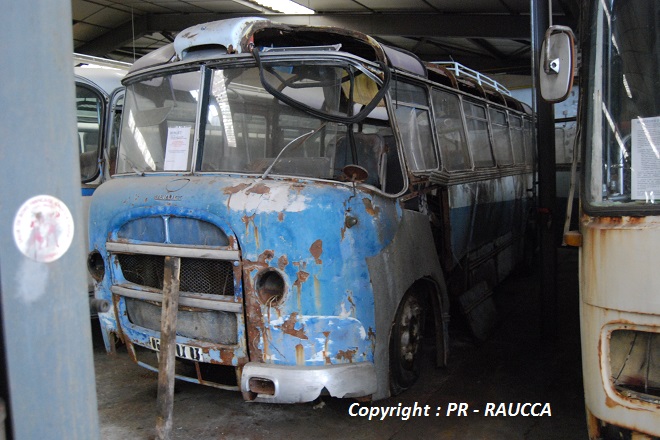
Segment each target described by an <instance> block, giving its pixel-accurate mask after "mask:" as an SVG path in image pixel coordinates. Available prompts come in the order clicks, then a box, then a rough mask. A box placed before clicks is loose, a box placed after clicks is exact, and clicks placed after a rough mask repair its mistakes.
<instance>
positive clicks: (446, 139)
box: [431, 89, 471, 171]
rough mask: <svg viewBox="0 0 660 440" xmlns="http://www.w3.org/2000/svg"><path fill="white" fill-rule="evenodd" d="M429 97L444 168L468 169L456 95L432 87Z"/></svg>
mask: <svg viewBox="0 0 660 440" xmlns="http://www.w3.org/2000/svg"><path fill="white" fill-rule="evenodd" d="M431 99H432V101H433V114H434V118H435V126H436V131H437V133H438V144H439V145H440V153H441V155H442V160H443V163H444V165H445V168H446V169H447V170H448V171H459V170H465V169H470V168H471V164H470V155H469V153H468V148H467V141H466V140H465V129H464V127H463V119H462V118H461V108H460V105H459V100H458V96H456V95H453V94H451V93H447V92H444V91H441V90H437V89H433V90H432V91H431Z"/></svg>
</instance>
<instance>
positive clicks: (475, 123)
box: [463, 101, 495, 168]
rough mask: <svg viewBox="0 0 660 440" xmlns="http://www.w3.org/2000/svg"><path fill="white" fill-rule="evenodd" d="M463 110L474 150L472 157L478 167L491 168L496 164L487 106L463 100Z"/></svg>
mask: <svg viewBox="0 0 660 440" xmlns="http://www.w3.org/2000/svg"><path fill="white" fill-rule="evenodd" d="M463 111H464V112H465V121H466V123H467V132H468V143H469V146H470V151H471V152H472V159H473V160H474V166H475V167H476V168H489V167H494V166H495V161H494V160H493V151H492V149H491V145H490V136H489V135H488V119H486V108H485V107H484V106H483V105H478V104H475V103H472V102H468V101H463Z"/></svg>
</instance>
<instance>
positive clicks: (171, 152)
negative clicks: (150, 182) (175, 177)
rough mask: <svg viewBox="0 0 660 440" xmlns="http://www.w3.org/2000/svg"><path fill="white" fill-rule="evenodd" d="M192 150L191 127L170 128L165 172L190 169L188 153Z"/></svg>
mask: <svg viewBox="0 0 660 440" xmlns="http://www.w3.org/2000/svg"><path fill="white" fill-rule="evenodd" d="M189 150H190V127H168V129H167V145H166V146H165V164H164V166H163V169H164V170H165V171H181V170H186V169H188V151H189Z"/></svg>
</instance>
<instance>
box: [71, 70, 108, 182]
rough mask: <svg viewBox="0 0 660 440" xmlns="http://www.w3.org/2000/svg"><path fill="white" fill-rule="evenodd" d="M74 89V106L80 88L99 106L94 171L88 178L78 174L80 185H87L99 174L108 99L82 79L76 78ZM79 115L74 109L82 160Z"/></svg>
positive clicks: (79, 151) (80, 151) (79, 152)
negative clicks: (94, 99) (90, 94)
mask: <svg viewBox="0 0 660 440" xmlns="http://www.w3.org/2000/svg"><path fill="white" fill-rule="evenodd" d="M75 88H76V104H77V100H78V88H82V89H85V90H88V91H89V92H91V93H92V94H93V95H95V96H96V98H97V105H99V104H100V110H99V111H98V113H97V114H96V119H97V123H98V132H97V143H96V144H97V145H96V161H95V162H96V170H95V171H94V173H93V174H91V175H90V176H89V177H87V176H83V175H82V170H81V173H80V183H81V184H89V183H93V182H94V181H95V180H96V179H98V177H99V175H100V174H101V163H100V160H101V159H102V154H103V145H104V143H105V142H104V141H105V140H104V133H105V127H106V126H107V121H106V117H107V110H108V97H107V95H106V94H105V93H104V92H103V91H102V90H99V89H98V88H97V87H95V86H94V85H93V84H89V82H88V81H87V80H85V79H84V78H78V77H77V78H76V81H75ZM80 122H81V121H80V120H79V114H78V108H77V107H76V128H77V139H78V154H79V155H80V158H81V159H82V155H83V154H84V153H86V152H85V151H82V148H83V144H82V139H81V137H80V135H81V131H80V130H79V129H78V127H79V124H80Z"/></svg>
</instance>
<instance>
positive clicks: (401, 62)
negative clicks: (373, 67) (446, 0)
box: [129, 17, 524, 111]
mask: <svg viewBox="0 0 660 440" xmlns="http://www.w3.org/2000/svg"><path fill="white" fill-rule="evenodd" d="M336 45H340V50H341V51H342V52H346V53H350V54H353V55H356V56H359V57H360V58H363V59H365V60H367V61H380V62H383V63H386V64H387V65H388V66H390V67H392V68H395V69H397V70H400V71H405V72H408V73H410V74H412V75H416V76H419V77H422V78H428V79H431V80H433V81H436V82H439V83H441V84H444V85H446V86H448V87H451V88H454V89H458V90H462V91H464V92H467V93H469V94H472V95H474V96H478V97H480V98H483V99H486V100H488V101H492V102H495V103H497V104H500V105H503V106H506V107H509V108H513V109H515V110H518V111H524V110H523V108H522V106H521V104H520V103H519V102H518V101H517V100H515V99H513V98H511V96H510V92H509V91H508V90H507V89H506V88H505V87H503V86H501V85H499V84H498V83H497V82H496V81H494V80H492V79H490V78H488V77H485V76H483V75H481V74H478V73H477V74H476V76H474V75H472V76H470V75H466V74H465V73H466V72H467V71H470V72H474V71H472V70H470V69H467V68H465V67H464V66H460V68H461V69H458V68H457V67H456V66H455V64H452V66H449V65H443V64H439V63H427V62H424V61H422V60H421V59H420V58H418V57H417V56H416V55H414V54H413V53H411V52H408V51H405V50H403V49H399V48H394V47H391V46H387V45H384V44H381V43H379V42H378V41H376V40H375V39H374V38H372V37H370V36H369V35H366V34H363V33H361V32H357V31H352V30H348V29H344V28H337V27H331V26H308V25H287V24H282V23H276V22H273V21H270V20H268V19H265V18H262V17H240V18H231V19H226V20H219V21H213V22H210V23H203V24H198V25H194V26H191V27H189V28H187V29H184V30H183V31H181V32H180V33H179V34H178V35H177V36H176V38H175V39H174V42H173V43H171V44H168V45H166V46H163V47H161V48H160V49H158V50H155V51H154V52H151V53H149V54H147V55H145V56H144V57H142V58H140V59H139V60H137V61H136V62H135V63H134V64H133V66H132V68H131V69H130V71H129V74H132V73H134V72H137V71H140V70H143V69H146V68H149V67H154V66H157V65H162V64H167V63H169V62H174V61H180V60H185V59H191V58H192V57H194V56H199V57H200V58H204V57H207V56H210V55H211V54H213V55H216V56H217V55H218V54H223V55H224V54H227V55H229V54H241V53H250V52H251V51H252V50H253V48H254V47H258V48H261V49H262V50H263V49H264V48H278V47H279V48H305V47H306V48H310V49H311V48H315V47H323V46H325V47H328V46H336ZM209 51H212V52H209ZM211 56H212V55H211ZM475 73H476V72H475Z"/></svg>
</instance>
